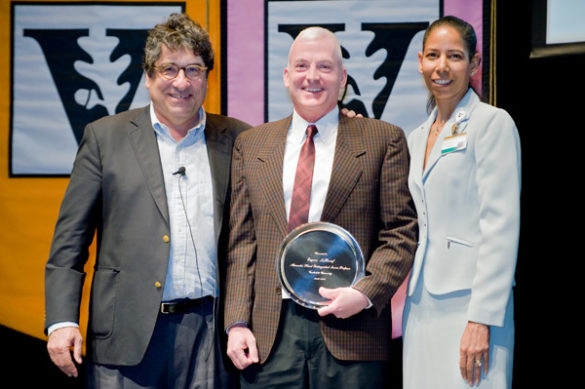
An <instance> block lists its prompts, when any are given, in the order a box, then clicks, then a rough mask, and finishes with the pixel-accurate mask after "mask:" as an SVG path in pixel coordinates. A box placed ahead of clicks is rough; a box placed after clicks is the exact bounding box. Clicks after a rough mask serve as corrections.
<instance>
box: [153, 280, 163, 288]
mask: <svg viewBox="0 0 585 389" xmlns="http://www.w3.org/2000/svg"><path fill="white" fill-rule="evenodd" d="M154 286H155V288H157V289H160V288H161V287H162V284H161V283H160V282H158V281H156V282H155V283H154Z"/></svg>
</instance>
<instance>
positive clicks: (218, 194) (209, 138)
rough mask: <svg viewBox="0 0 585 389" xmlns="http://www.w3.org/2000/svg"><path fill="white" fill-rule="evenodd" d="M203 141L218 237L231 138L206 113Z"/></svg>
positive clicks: (226, 181) (224, 198)
mask: <svg viewBox="0 0 585 389" xmlns="http://www.w3.org/2000/svg"><path fill="white" fill-rule="evenodd" d="M205 142H206V144H207V154H208V157H209V166H210V169H211V181H212V185H213V214H214V229H215V238H216V240H217V239H219V234H220V232H221V227H222V220H223V211H224V209H223V206H224V203H225V200H226V196H227V189H228V182H229V177H230V161H231V151H232V140H231V137H229V136H228V135H227V134H226V128H225V127H222V126H219V125H218V123H217V122H216V121H215V120H213V117H212V116H210V115H208V116H207V122H206V125H205Z"/></svg>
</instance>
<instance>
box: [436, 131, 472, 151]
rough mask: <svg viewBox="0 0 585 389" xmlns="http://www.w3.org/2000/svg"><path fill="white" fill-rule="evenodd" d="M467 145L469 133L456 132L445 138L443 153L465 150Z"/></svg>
mask: <svg viewBox="0 0 585 389" xmlns="http://www.w3.org/2000/svg"><path fill="white" fill-rule="evenodd" d="M466 147H467V133H466V132H463V133H461V134H455V135H452V136H448V137H446V138H444V139H443V148H442V149H441V155H443V154H448V153H452V152H454V151H459V150H464V149H465V148H466Z"/></svg>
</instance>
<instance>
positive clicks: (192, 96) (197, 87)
mask: <svg viewBox="0 0 585 389" xmlns="http://www.w3.org/2000/svg"><path fill="white" fill-rule="evenodd" d="M170 63H172V64H175V65H177V66H179V67H184V66H187V65H191V64H198V65H201V66H205V63H204V62H203V59H202V58H201V57H200V56H199V55H195V54H194V53H193V52H192V51H190V50H188V49H186V48H179V49H177V50H175V51H171V50H169V49H168V48H167V47H166V46H164V45H163V46H161V51H160V57H159V58H158V60H157V61H156V63H155V66H160V65H162V64H170ZM146 87H147V88H148V91H149V94H150V99H151V100H152V104H153V107H154V112H155V113H156V116H157V118H158V120H160V121H161V122H162V123H164V124H165V125H167V126H168V127H169V128H170V129H171V131H173V130H175V131H178V132H179V133H181V134H183V136H184V135H185V134H186V133H187V130H189V129H190V128H193V127H194V126H195V125H197V123H199V120H200V118H199V108H201V105H202V104H203V101H204V100H205V94H206V92H207V75H206V74H203V75H202V76H201V77H200V78H197V79H193V80H191V79H189V78H187V77H186V76H185V72H184V71H179V74H178V75H177V77H176V78H175V79H173V80H167V79H166V78H164V77H163V76H162V75H161V74H159V73H158V71H154V72H152V76H149V75H148V74H146Z"/></svg>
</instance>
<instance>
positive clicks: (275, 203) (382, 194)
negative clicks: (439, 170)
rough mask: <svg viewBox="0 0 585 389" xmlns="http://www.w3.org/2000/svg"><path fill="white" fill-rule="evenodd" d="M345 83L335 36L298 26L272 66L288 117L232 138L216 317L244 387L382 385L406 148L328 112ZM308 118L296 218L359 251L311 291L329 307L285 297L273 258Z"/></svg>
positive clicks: (409, 226) (403, 207)
mask: <svg viewBox="0 0 585 389" xmlns="http://www.w3.org/2000/svg"><path fill="white" fill-rule="evenodd" d="M346 80H347V72H346V70H345V68H344V67H343V64H342V62H341V48H340V46H339V43H338V42H337V39H336V38H335V35H334V34H333V33H331V32H329V31H328V30H326V29H323V28H319V27H312V28H309V29H306V30H304V31H302V32H301V33H300V34H299V36H298V37H297V38H296V39H295V41H294V42H293V45H292V46H291V50H290V53H289V61H288V66H287V68H286V69H285V70H284V85H285V86H286V87H287V88H288V89H289V93H290V95H291V99H292V102H293V106H294V112H293V114H292V115H291V116H289V117H287V118H285V119H282V120H279V121H276V122H272V123H267V124H264V125H261V126H258V127H256V128H254V129H251V130H249V131H247V132H245V133H243V134H242V135H240V136H239V137H238V139H237V140H236V143H235V146H234V153H233V160H232V204H231V222H230V223H231V232H230V244H229V249H228V250H229V254H228V269H227V275H226V277H227V280H226V288H227V290H226V306H225V323H226V330H227V331H228V334H229V335H228V337H229V338H228V355H229V357H230V358H231V360H232V362H233V363H234V365H235V366H236V367H237V368H238V369H240V370H243V371H242V374H241V384H242V387H244V388H248V387H253V388H257V387H262V388H265V387H277V388H283V387H286V388H289V387H290V388H293V387H294V388H307V387H310V388H327V387H335V388H343V387H347V388H357V387H360V388H364V387H372V388H380V387H385V385H386V383H385V372H386V370H387V369H386V363H387V361H388V359H389V357H390V346H389V345H390V338H391V312H390V298H391V297H392V295H393V294H394V292H395V291H396V289H397V288H398V287H399V286H400V284H401V283H402V281H403V280H404V278H405V277H406V276H407V274H408V271H409V269H410V266H411V264H412V258H413V254H414V250H415V247H416V241H417V222H416V214H415V210H414V206H413V203H412V199H411V197H410V193H409V191H408V187H407V177H408V165H409V162H408V150H407V145H406V141H405V137H404V134H403V132H402V130H401V129H400V128H398V127H396V126H393V125H391V124H388V123H385V122H382V121H379V120H373V119H367V118H355V119H349V118H347V117H345V116H343V115H339V111H338V108H337V99H338V96H339V91H340V90H341V89H343V88H344V86H345V83H346ZM310 125H316V127H317V134H316V135H315V136H314V138H313V140H314V150H315V152H314V172H313V177H312V186H311V188H310V207H309V212H308V219H307V220H308V221H309V222H311V221H319V220H321V221H327V222H331V223H335V224H337V225H339V226H341V227H343V228H345V229H346V230H347V231H349V232H350V233H351V234H352V235H353V236H354V237H355V238H356V240H357V242H358V243H359V245H360V247H361V249H362V251H363V253H364V256H365V259H366V275H365V277H364V278H362V279H361V280H359V281H358V282H357V283H356V284H355V285H354V286H353V287H346V288H337V289H323V288H322V290H320V293H321V294H322V295H323V296H324V297H325V298H327V299H330V303H329V304H328V305H327V306H325V307H323V308H320V309H319V310H312V309H308V308H305V307H302V306H301V305H298V304H296V303H294V302H293V301H291V300H290V299H288V298H287V295H286V293H285V291H283V290H281V286H280V282H279V278H278V275H277V271H276V262H275V261H276V258H277V256H278V251H279V247H280V245H281V243H282V241H283V240H284V238H285V237H286V236H287V234H288V232H289V231H290V227H289V225H288V223H289V221H288V220H287V217H288V215H289V214H290V213H293V212H294V209H291V207H292V208H294V207H293V206H291V202H292V201H291V197H293V185H294V181H295V171H296V166H297V160H299V155H300V154H302V151H301V148H302V147H301V146H302V145H303V143H304V142H305V140H306V138H307V136H306V135H305V129H306V128H307V127H308V126H310ZM295 191H296V189H295ZM283 294H284V295H283Z"/></svg>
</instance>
